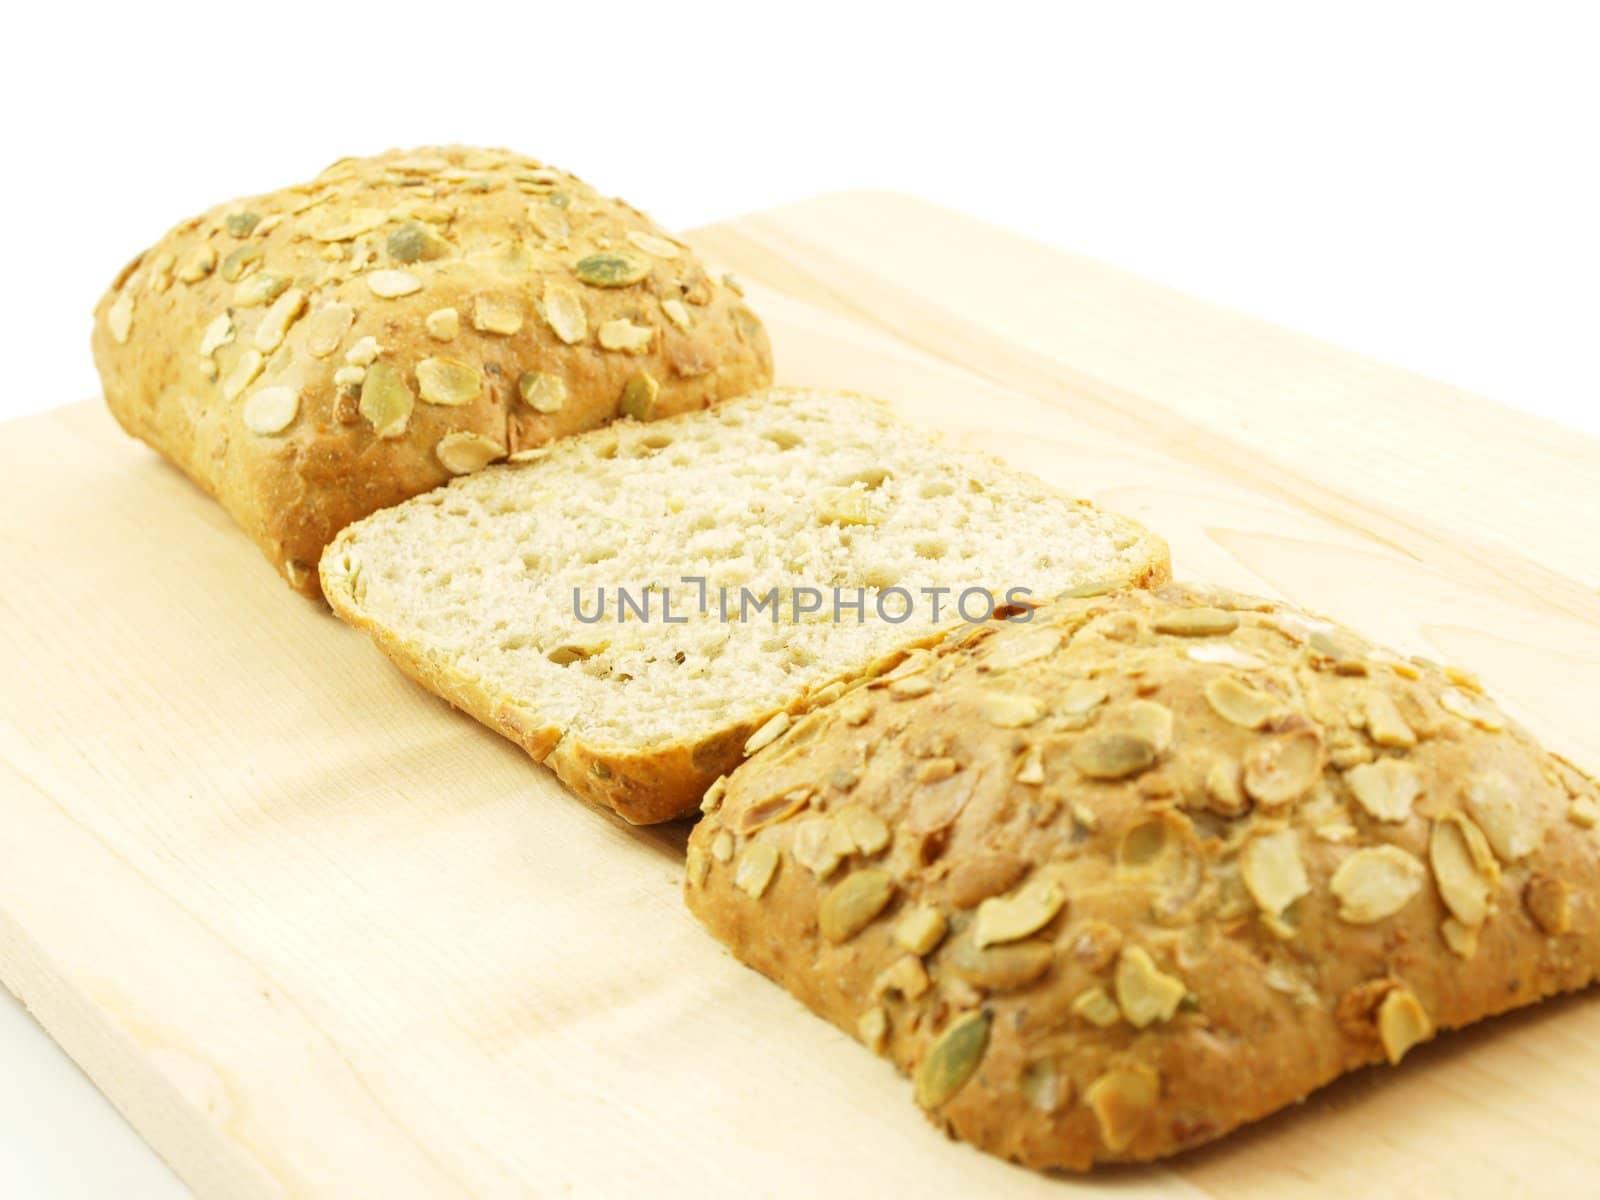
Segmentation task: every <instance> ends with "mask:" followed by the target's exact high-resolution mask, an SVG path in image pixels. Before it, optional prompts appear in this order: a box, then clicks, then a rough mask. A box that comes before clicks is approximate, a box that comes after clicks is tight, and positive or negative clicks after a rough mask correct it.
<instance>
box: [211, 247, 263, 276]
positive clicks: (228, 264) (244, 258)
mask: <svg viewBox="0 0 1600 1200" xmlns="http://www.w3.org/2000/svg"><path fill="white" fill-rule="evenodd" d="M263 253H265V251H263V250H262V248H261V244H260V243H259V242H249V243H246V244H245V245H243V246H235V247H234V248H233V249H232V250H230V251H228V253H227V255H226V256H224V258H223V260H222V277H223V278H224V279H226V280H227V281H228V282H229V283H238V282H239V280H241V279H243V278H244V277H245V275H246V274H247V273H248V272H249V271H250V268H251V267H253V266H255V265H256V264H257V263H259V262H260V261H261V256H262V254H263Z"/></svg>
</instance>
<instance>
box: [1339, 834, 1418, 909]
mask: <svg viewBox="0 0 1600 1200" xmlns="http://www.w3.org/2000/svg"><path fill="white" fill-rule="evenodd" d="M1426 875H1427V872H1426V871H1425V870H1424V869H1423V866H1422V864H1421V863H1420V862H1418V861H1417V859H1416V858H1415V857H1414V856H1413V855H1410V854H1408V853H1406V852H1405V851H1404V850H1402V849H1400V847H1399V846H1389V845H1384V846H1369V847H1367V848H1365V849H1362V850H1357V851H1356V852H1355V853H1354V854H1352V855H1350V857H1349V858H1347V859H1345V860H1344V862H1342V863H1340V864H1339V869H1338V870H1337V871H1335V872H1334V873H1333V878H1332V879H1331V880H1330V881H1329V885H1328V886H1329V888H1330V889H1331V890H1332V892H1333V895H1334V898H1335V899H1336V900H1338V901H1339V919H1340V920H1341V921H1348V922H1349V923H1350V924H1352V925H1371V924H1374V923H1375V922H1378V921H1381V920H1383V919H1384V918H1385V917H1392V916H1393V915H1394V914H1395V913H1397V912H1399V911H1400V910H1401V909H1402V908H1404V907H1405V906H1406V905H1407V904H1409V903H1410V902H1411V899H1412V897H1414V896H1415V895H1416V894H1417V893H1418V892H1419V891H1421V890H1422V881H1423V879H1424V878H1425V877H1426Z"/></svg>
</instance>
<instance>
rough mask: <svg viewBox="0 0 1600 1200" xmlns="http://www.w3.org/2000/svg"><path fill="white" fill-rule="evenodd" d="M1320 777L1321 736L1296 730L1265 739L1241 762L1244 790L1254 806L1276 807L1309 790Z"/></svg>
mask: <svg viewBox="0 0 1600 1200" xmlns="http://www.w3.org/2000/svg"><path fill="white" fill-rule="evenodd" d="M1321 774H1322V737H1321V735H1319V734H1318V733H1317V731H1316V730H1315V729H1297V730H1295V731H1294V732H1292V733H1288V734H1284V735H1282V736H1280V737H1273V738H1268V739H1266V740H1265V741H1264V742H1263V743H1262V744H1261V745H1259V746H1257V747H1256V748H1255V749H1254V750H1252V751H1251V752H1250V753H1249V754H1248V755H1247V756H1246V757H1245V761H1244V776H1243V779H1244V790H1245V791H1246V792H1247V793H1248V794H1249V796H1250V798H1251V799H1253V800H1254V801H1255V802H1256V803H1257V804H1260V805H1263V806H1264V807H1267V808H1280V807H1282V806H1283V805H1286V804H1290V803H1292V802H1293V801H1295V800H1298V799H1299V798H1300V797H1301V796H1303V795H1305V794H1306V792H1308V791H1310V790H1311V785H1312V784H1313V783H1315V782H1316V781H1317V777H1318V776H1319V775H1321Z"/></svg>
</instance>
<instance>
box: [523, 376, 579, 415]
mask: <svg viewBox="0 0 1600 1200" xmlns="http://www.w3.org/2000/svg"><path fill="white" fill-rule="evenodd" d="M517 395H519V396H521V397H522V402H523V403H524V404H526V405H527V406H528V407H529V408H531V409H533V411H534V412H540V413H553V412H560V411H561V410H562V409H563V408H564V407H565V406H566V403H567V385H566V383H565V382H564V381H563V380H562V379H561V377H560V376H559V375H551V374H549V373H547V372H545V371H529V372H527V373H526V374H524V375H523V376H522V377H521V378H520V379H518V380H517Z"/></svg>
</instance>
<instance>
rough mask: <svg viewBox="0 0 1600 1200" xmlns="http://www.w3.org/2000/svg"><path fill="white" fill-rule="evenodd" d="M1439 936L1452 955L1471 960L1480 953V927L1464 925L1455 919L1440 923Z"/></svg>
mask: <svg viewBox="0 0 1600 1200" xmlns="http://www.w3.org/2000/svg"><path fill="white" fill-rule="evenodd" d="M1439 936H1440V937H1441V938H1443V939H1444V944H1445V945H1446V946H1448V947H1450V952H1451V953H1452V954H1456V955H1459V956H1460V957H1462V958H1471V957H1472V956H1473V955H1474V954H1476V953H1477V952H1478V926H1476V925H1472V926H1468V925H1463V924H1462V923H1461V922H1460V921H1458V920H1456V919H1455V918H1454V917H1446V918H1445V919H1444V920H1443V921H1440V922H1439Z"/></svg>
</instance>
